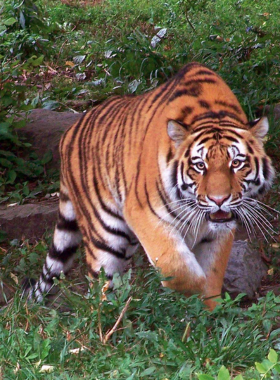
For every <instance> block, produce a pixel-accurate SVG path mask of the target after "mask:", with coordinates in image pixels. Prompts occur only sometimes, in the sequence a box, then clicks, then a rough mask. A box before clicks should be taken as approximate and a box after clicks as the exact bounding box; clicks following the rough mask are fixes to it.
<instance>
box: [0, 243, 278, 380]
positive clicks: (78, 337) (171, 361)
mask: <svg viewBox="0 0 280 380" xmlns="http://www.w3.org/2000/svg"><path fill="white" fill-rule="evenodd" d="M13 245H14V246H13V248H11V249H9V251H8V252H7V254H6V256H5V257H4V258H3V261H2V263H1V267H3V268H5V271H4V272H3V273H2V275H1V282H2V281H3V282H4V283H6V284H8V283H9V286H11V287H15V286H16V285H15V281H17V280H18V278H19V277H21V276H22V275H23V274H25V273H26V270H27V268H31V270H32V271H34V270H36V268H38V269H39V268H40V267H41V264H42V259H43V257H42V256H44V252H45V251H46V245H45V243H44V242H40V243H39V244H37V245H36V246H31V245H28V243H25V244H24V245H20V244H19V243H18V242H16V241H14V242H13ZM16 251H17V253H16ZM12 252H13V253H12ZM79 262H81V260H79ZM12 268H13V269H12ZM76 272H77V273H79V272H81V264H78V267H77V268H76ZM82 272H83V270H82ZM134 272H135V273H132V272H131V271H129V272H128V273H127V274H125V275H124V276H123V277H122V278H120V277H119V276H117V275H115V276H114V291H111V290H108V289H107V285H106V280H105V277H104V275H103V274H101V276H100V279H99V281H96V280H94V281H92V280H90V279H88V281H89V283H90V284H91V286H90V288H89V290H88V292H86V288H87V286H88V282H87V283H85V281H84V279H81V278H79V279H76V283H73V282H71V281H70V282H69V281H66V280H65V279H61V280H60V281H59V282H57V283H58V286H59V288H60V291H61V293H62V294H63V296H60V298H59V300H58V299H57V297H55V298H53V299H52V301H50V302H51V303H48V304H45V305H32V304H30V303H28V304H27V305H25V301H23V300H20V298H19V295H18V294H16V295H15V297H14V299H13V301H12V302H10V303H9V304H8V305H7V306H6V307H4V308H2V310H1V311H0V322H1V323H0V338H1V339H0V367H1V368H2V373H3V376H4V378H15V379H32V378H36V379H58V378H59V379H65V378H71V379H73V378H77V379H78V378H84V379H95V378H96V379H98V378H104V376H105V378H117V379H120V380H121V379H128V378H134V379H142V378H145V377H146V378H147V377H148V378H149V379H151V380H152V379H160V380H163V379H170V380H171V379H172V380H175V379H197V378H198V379H200V378H201V379H207V378H208V379H213V378H214V377H215V376H216V375H217V376H218V379H228V378H229V377H226V376H227V374H228V371H229V372H230V373H232V371H235V373H236V371H238V372H239V373H240V374H241V375H242V377H243V378H244V379H251V378H254V379H258V378H262V377H259V376H258V371H259V372H260V373H261V374H263V372H261V371H262V369H263V368H265V369H266V370H267V371H268V373H272V372H273V371H277V369H278V364H277V365H276V363H278V358H277V359H276V352H277V351H279V344H280V340H279V328H277V320H278V318H279V309H280V298H279V297H277V296H275V295H273V294H272V293H270V294H268V295H267V296H266V297H264V298H262V299H260V300H259V303H258V304H254V305H252V306H251V307H249V308H248V310H246V309H241V308H240V307H239V306H238V302H239V300H235V301H233V300H231V299H230V298H229V297H228V296H227V297H226V298H225V300H224V301H222V303H221V305H220V306H219V307H218V308H217V309H216V310H215V311H214V312H208V311H207V310H205V309H204V308H203V305H202V303H201V301H200V300H199V299H198V298H197V297H196V296H194V297H192V298H189V299H187V298H185V297H184V296H182V295H180V294H178V293H176V292H173V291H171V290H169V289H163V288H162V287H161V285H160V280H161V279H160V277H159V275H158V274H157V273H156V272H155V271H154V270H153V269H149V268H147V265H146V264H144V263H143V262H142V260H141V257H138V259H137V269H136V270H135V271H134ZM77 273H76V275H77ZM73 286H74V288H75V289H77V287H80V289H81V286H82V288H83V289H84V291H83V293H84V295H82V294H81V291H79V292H77V291H73V290H71V289H72V287H73ZM130 297H131V298H132V299H131V300H130ZM126 306H128V307H127V310H126V312H125V314H124V315H123V317H122V318H121V321H120V324H119V325H118V326H117V328H116V329H114V330H113V333H112V335H110V337H109V338H108V341H107V342H106V343H104V342H105V341H106V339H105V338H106V336H107V335H108V334H109V332H110V331H111V329H112V328H113V326H114V324H115V323H116V321H117V319H118V318H119V316H120V315H121V313H122V311H123V310H124V308H125V307H126ZM102 342H103V343H102ZM271 347H273V350H275V353H274V351H270V354H269V357H268V360H270V362H271V363H272V364H269V363H268V362H267V359H265V358H264V355H265V353H268V352H269V349H270V348H271ZM105 358H106V360H105ZM255 362H257V363H261V364H258V365H257V369H256V368H255ZM272 365H273V368H272ZM46 366H49V367H46ZM46 368H48V369H49V371H50V373H48V372H46V371H47V369H46ZM202 373H204V375H203V376H206V375H207V376H208V377H201V376H202ZM13 376H14V377H13ZM67 376H69V377H67ZM222 376H223V377H222ZM237 379H241V377H239V378H238V377H237Z"/></svg>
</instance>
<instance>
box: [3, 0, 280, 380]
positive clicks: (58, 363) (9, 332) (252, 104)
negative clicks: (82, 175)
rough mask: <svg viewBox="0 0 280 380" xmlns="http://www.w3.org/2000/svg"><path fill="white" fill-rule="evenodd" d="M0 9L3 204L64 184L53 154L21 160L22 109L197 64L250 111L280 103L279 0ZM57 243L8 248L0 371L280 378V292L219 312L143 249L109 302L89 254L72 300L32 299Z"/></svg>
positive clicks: (81, 103) (274, 146)
mask: <svg viewBox="0 0 280 380" xmlns="http://www.w3.org/2000/svg"><path fill="white" fill-rule="evenodd" d="M20 4H21V5H20ZM34 4H35V5H37V7H38V8H34V7H33V5H34ZM2 7H3V8H2ZM0 8H1V9H2V11H1V12H2V14H1V15H0V59H1V64H0V79H1V80H3V79H6V82H5V84H4V89H2V88H1V89H0V90H1V91H2V92H1V93H0V95H1V96H0V143H2V142H3V141H4V143H5V148H6V151H7V152H9V153H8V156H7V155H5V154H4V153H3V151H2V153H1V154H2V156H1V162H0V163H1V165H2V166H1V167H0V171H1V175H2V176H3V177H2V178H1V179H0V196H1V199H0V201H1V200H2V201H6V202H8V201H9V202H12V201H16V202H18V203H21V202H27V201H28V197H32V196H36V195H35V193H36V192H37V190H38V189H39V191H40V194H44V193H45V192H48V191H54V190H55V189H56V186H57V183H56V181H57V178H56V177H55V176H54V175H46V173H45V168H44V165H45V163H46V162H47V161H48V156H46V162H44V160H43V161H42V160H38V158H37V157H36V156H35V155H34V154H32V153H31V154H30V156H29V158H28V157H27V160H28V165H27V164H26V165H25V163H24V162H23V161H22V157H23V151H24V144H21V143H19V142H18V140H17V131H16V129H13V125H14V115H16V114H17V113H18V112H19V111H20V110H23V111H24V110H28V109H31V108H34V107H45V108H49V109H55V110H61V111H62V110H69V109H75V110H78V111H82V110H85V109H87V108H88V107H89V106H90V105H94V104H95V102H97V101H100V100H103V99H105V98H107V97H108V96H110V95H114V94H125V93H135V94H138V93H142V92H144V91H147V90H149V89H152V88H154V87H155V86H157V85H159V84H160V83H162V82H164V81H166V80H167V78H169V77H170V76H171V75H173V74H174V73H175V72H176V71H177V70H178V69H179V68H180V67H181V66H182V65H183V64H185V63H187V62H190V61H193V60H196V61H199V62H202V63H205V64H206V65H208V66H209V67H210V68H212V69H214V70H215V71H217V72H218V73H219V74H220V75H221V76H222V77H223V78H224V79H225V80H226V82H227V83H228V84H229V85H230V87H231V88H232V90H233V91H234V93H235V94H236V95H237V96H238V98H239V101H240V103H241V104H242V106H243V107H244V109H245V111H246V112H247V114H248V116H249V118H250V119H253V118H254V117H255V115H256V113H257V110H258V109H259V111H258V112H259V113H260V112H261V111H260V110H261V107H263V106H265V105H267V104H268V105H270V104H275V103H277V102H279V101H280V70H279V68H280V47H279V37H280V27H279V16H280V10H279V1H278V0H271V1H269V2H268V1H264V0H259V1H257V2H256V1H253V0H243V1H242V0H240V1H236V0H217V1H211V0H196V1H187V0H179V1H178V0H170V1H167V2H166V1H163V0H151V1H144V0H137V1H131V0H123V1H121V2H119V1H116V0H107V1H103V2H100V3H97V4H96V5H94V6H84V5H82V4H81V2H79V1H72V2H70V5H69V4H68V5H67V4H63V3H62V2H60V1H54V0H50V1H47V0H37V1H30V0H26V1H25V2H24V3H22V2H21V1H19V0H7V1H5V2H1V1H0ZM20 10H22V11H24V12H25V13H24V17H25V20H26V26H25V28H22V27H21V26H20V23H21V22H22V19H20ZM7 20H8V21H7ZM8 24H9V25H8ZM105 25H106V27H105ZM164 28H166V33H165V35H164V37H163V38H162V39H161V41H160V42H159V43H158V44H157V45H156V46H154V47H153V46H151V41H152V39H153V37H154V36H155V35H156V33H157V32H158V31H159V30H162V29H164ZM3 83H4V82H3ZM18 86H21V87H20V88H19V87H18ZM19 89H20V91H19ZM3 110H4V111H3ZM7 117H8V119H7ZM7 120H8V121H9V122H10V124H9V126H7V124H5V123H6V122H7ZM3 122H4V124H3ZM270 125H271V128H270V134H269V136H268V141H267V142H266V146H267V151H268V153H269V154H270V155H271V156H272V157H273V159H274V162H275V165H276V168H277V169H278V171H279V158H280V156H279V144H280V135H279V130H280V129H279V122H278V123H277V122H275V121H274V120H273V117H272V115H270ZM3 136H4V137H5V139H4V140H2V138H4V137H3ZM27 148H28V149H30V147H27ZM4 159H5V160H7V161H5V160H4ZM4 164H5V165H6V166H5V165H4ZM3 165H4V166H3ZM28 168H29V169H30V170H31V169H32V173H31V175H30V173H28V172H27V169H28ZM23 169H24V170H23ZM13 172H14V173H15V174H16V175H15V174H14V173H13ZM2 173H4V174H2ZM9 181H10V182H9ZM50 183H51V184H50ZM279 183H280V181H279V176H278V178H277V180H276V182H275V185H274V188H273V191H272V192H271V193H270V195H269V197H268V201H269V204H271V205H272V206H273V207H277V208H279V186H280V185H279ZM0 235H1V231H0ZM47 241H48V239H47ZM48 242H49V241H48ZM47 245H48V244H46V243H45V241H44V240H42V241H40V242H38V244H35V245H31V244H29V243H28V241H24V242H19V241H16V240H14V241H12V242H11V243H10V244H8V243H6V245H5V249H4V248H3V250H2V251H0V254H1V256H0V267H1V273H0V286H1V287H2V288H3V289H4V293H5V294H7V301H8V300H10V301H9V302H8V304H5V305H4V302H3V307H2V309H1V310H0V379H5V380H6V379H24V380H25V379H63V380H66V379H82V378H83V379H99V380H103V379H126V380H129V379H158V380H164V379H165V380H166V379H168V380H175V379H176V380H177V379H186V380H187V379H199V380H212V379H213V378H218V379H219V380H228V379H230V378H235V377H236V376H238V374H241V375H242V376H243V378H244V379H248V380H249V379H263V378H267V379H279V360H278V357H276V356H277V355H276V354H275V353H274V351H270V349H271V348H272V349H274V350H275V351H276V352H279V351H280V338H279V336H280V323H279V322H280V321H279V308H280V297H279V296H275V295H274V294H272V293H269V294H267V295H266V296H265V297H262V298H261V299H259V301H258V303H257V304H252V306H250V307H248V306H247V307H244V305H243V307H242V308H241V307H240V305H239V301H238V300H237V301H232V300H230V298H229V297H226V298H225V300H224V301H222V303H221V306H219V307H218V308H217V309H216V310H215V311H214V312H212V313H210V312H208V311H206V310H204V308H203V305H202V303H201V301H200V300H199V299H198V298H197V297H192V298H191V299H186V298H184V297H183V296H181V295H180V294H177V293H175V292H172V291H170V290H168V289H162V288H161V285H160V278H159V275H158V274H157V273H155V271H154V270H152V269H151V268H149V267H148V266H147V264H146V263H143V261H142V259H141V256H137V259H136V263H135V266H134V267H133V271H132V272H129V273H128V274H127V275H126V276H124V278H123V279H122V280H121V279H120V278H118V277H116V278H115V290H114V292H112V291H108V292H107V293H106V296H107V300H106V299H103V298H104V295H103V293H104V292H103V293H102V286H103V284H104V279H102V278H101V279H100V281H99V282H94V283H93V284H92V287H91V288H90V291H89V293H87V289H88V281H87V280H86V277H85V275H84V274H85V266H84V264H83V260H82V258H81V257H82V255H81V253H80V256H79V260H78V261H77V265H76V269H75V270H74V272H73V273H72V276H71V277H72V278H73V280H62V281H61V283H60V287H61V292H62V293H63V295H64V296H63V297H62V298H61V297H60V298H58V299H57V298H56V297H54V299H53V300H52V301H51V302H50V303H46V304H44V305H32V304H26V303H25V301H23V300H20V286H19V284H20V283H21V281H22V279H23V278H24V277H25V276H26V274H28V275H34V274H36V273H37V274H38V273H39V272H40V269H41V267H42V264H43V261H44V258H45V255H46V253H47ZM264 253H265V254H266V255H269V257H270V258H271V261H272V265H273V269H274V272H275V273H276V274H277V275H279V259H278V257H279V247H278V246H277V245H276V247H268V246H265V247H264ZM272 282H273V279H272ZM12 295H13V298H11V296H12ZM129 297H132V300H131V302H129V299H130V298H129ZM126 306H127V307H128V308H127V310H126V312H125V314H124V316H123V318H122V319H121V322H120V324H119V326H118V328H117V330H116V331H115V332H114V333H113V334H112V336H110V339H109V340H108V342H107V343H106V344H105V343H102V340H104V337H106V334H108V332H109V331H110V329H112V328H113V326H114V324H115V322H116V321H117V319H118V317H119V316H120V315H121V313H122V310H124V308H125V307H126ZM73 350H76V351H73ZM268 355H269V356H268ZM275 355H276V356H275ZM267 357H268V358H267ZM256 363H262V364H256ZM277 363H278V364H277ZM44 365H49V366H52V367H51V372H50V373H47V372H42V370H43V369H44V367H43V366H44ZM223 366H224V367H223ZM227 371H228V372H227ZM266 371H267V375H266V377H265V373H266ZM237 379H238V377H237ZM240 379H241V377H239V380H240Z"/></svg>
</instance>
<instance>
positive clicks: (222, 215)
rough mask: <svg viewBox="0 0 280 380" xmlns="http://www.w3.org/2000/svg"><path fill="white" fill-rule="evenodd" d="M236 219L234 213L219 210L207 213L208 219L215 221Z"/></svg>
mask: <svg viewBox="0 0 280 380" xmlns="http://www.w3.org/2000/svg"><path fill="white" fill-rule="evenodd" d="M233 219H234V215H233V213H232V212H231V211H230V212H225V211H222V210H219V211H217V212H215V213H213V214H208V215H207V220H209V221H210V222H214V223H225V222H229V221H231V220H233Z"/></svg>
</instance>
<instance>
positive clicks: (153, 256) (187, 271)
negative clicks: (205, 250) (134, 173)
mask: <svg viewBox="0 0 280 380" xmlns="http://www.w3.org/2000/svg"><path fill="white" fill-rule="evenodd" d="M128 204H129V203H128ZM125 219H126V221H127V223H128V225H129V227H130V228H131V229H132V230H133V232H134V233H135V235H136V236H137V238H138V239H139V241H140V243H141V244H142V246H143V248H144V250H145V252H146V254H147V256H148V258H149V261H150V262H151V263H152V265H154V266H155V267H156V268H158V269H159V270H160V272H161V274H162V275H163V276H164V277H165V278H167V277H170V280H169V279H168V280H167V281H163V285H164V286H166V287H169V288H171V289H174V290H177V291H179V292H181V293H184V294H185V295H187V296H189V295H191V294H197V293H198V294H205V289H206V287H207V284H206V281H207V278H206V275H205V273H204V271H203V269H202V267H201V266H200V264H199V263H198V261H197V260H196V257H195V255H194V254H193V252H191V250H190V249H189V248H188V246H187V245H186V243H185V241H184V240H183V238H182V236H181V235H180V234H179V233H178V231H176V230H174V229H173V228H172V226H170V225H168V224H165V223H164V222H161V221H159V219H158V218H157V217H156V216H155V215H154V214H152V213H151V212H150V210H148V209H147V208H146V209H139V208H137V209H135V208H132V209H131V208H127V209H126V210H125Z"/></svg>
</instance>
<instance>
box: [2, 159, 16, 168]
mask: <svg viewBox="0 0 280 380" xmlns="http://www.w3.org/2000/svg"><path fill="white" fill-rule="evenodd" d="M0 166H3V167H4V168H9V169H11V168H12V167H13V164H12V163H11V161H9V160H7V159H6V158H0Z"/></svg>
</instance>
